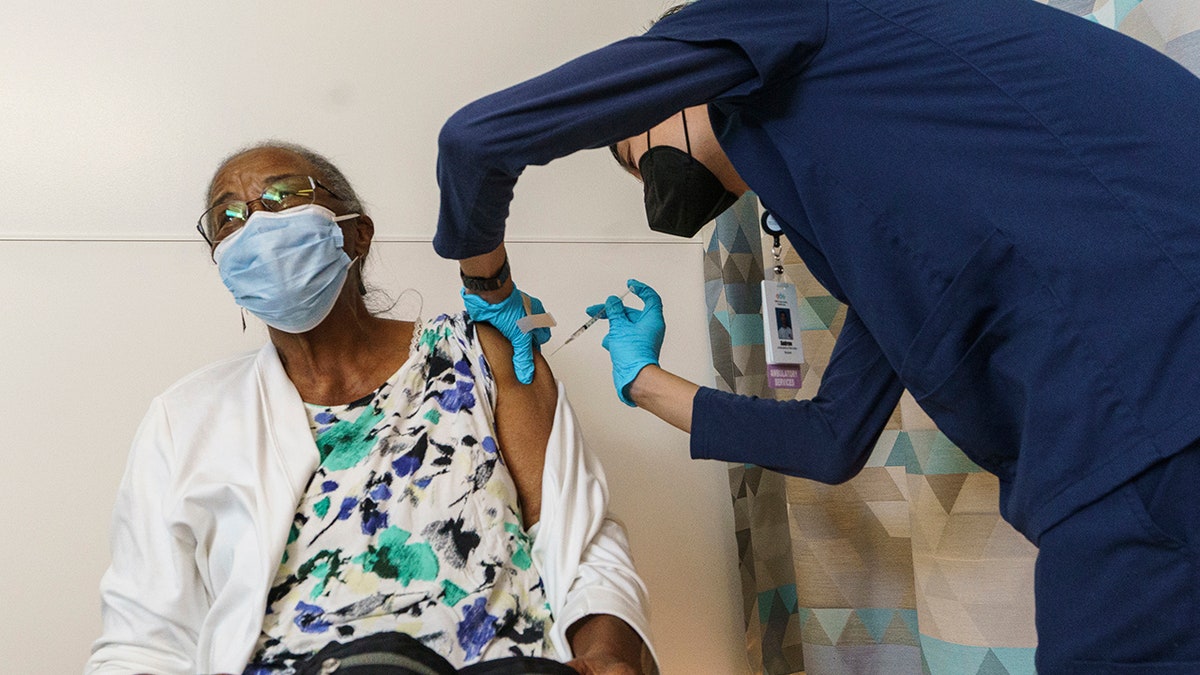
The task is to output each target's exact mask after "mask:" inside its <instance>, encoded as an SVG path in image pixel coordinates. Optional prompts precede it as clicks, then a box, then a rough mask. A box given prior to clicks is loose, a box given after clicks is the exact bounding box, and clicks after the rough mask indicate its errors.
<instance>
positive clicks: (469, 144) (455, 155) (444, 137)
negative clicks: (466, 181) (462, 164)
mask: <svg viewBox="0 0 1200 675" xmlns="http://www.w3.org/2000/svg"><path fill="white" fill-rule="evenodd" d="M478 146H479V143H478V142H475V141H474V140H473V139H472V121H471V115H470V114H469V112H468V108H462V109H460V110H459V111H458V112H456V113H454V114H453V115H451V116H450V119H448V120H446V122H445V124H443V125H442V130H441V131H440V132H439V133H438V157H439V162H440V161H445V160H446V159H451V160H454V161H459V160H461V159H462V158H464V157H468V156H469V155H470V152H471V150H472V148H476V147H478Z"/></svg>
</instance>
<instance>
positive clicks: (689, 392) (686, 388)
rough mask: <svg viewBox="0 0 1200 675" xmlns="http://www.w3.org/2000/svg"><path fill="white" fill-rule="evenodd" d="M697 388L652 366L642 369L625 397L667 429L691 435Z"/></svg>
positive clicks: (696, 385) (698, 387) (694, 384)
mask: <svg viewBox="0 0 1200 675" xmlns="http://www.w3.org/2000/svg"><path fill="white" fill-rule="evenodd" d="M697 391H700V385H698V384H696V383H694V382H690V381H688V380H685V379H683V378H682V377H679V376H678V375H676V374H674V373H671V372H668V371H665V370H663V369H662V368H660V367H658V366H656V365H649V366H646V367H645V368H642V370H641V372H639V373H638V374H637V377H635V378H634V380H633V382H631V383H630V385H629V397H630V398H632V399H633V402H634V403H636V404H637V405H638V407H639V408H641V409H643V410H645V411H647V412H649V413H650V414H652V415H654V416H655V417H658V418H659V419H661V420H662V421H664V422H666V423H667V424H670V425H671V426H673V427H675V428H676V429H679V430H680V431H685V432H687V433H691V432H692V399H694V398H695V397H696V392H697Z"/></svg>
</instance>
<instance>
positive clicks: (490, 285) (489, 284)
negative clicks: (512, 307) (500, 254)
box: [458, 256, 509, 293]
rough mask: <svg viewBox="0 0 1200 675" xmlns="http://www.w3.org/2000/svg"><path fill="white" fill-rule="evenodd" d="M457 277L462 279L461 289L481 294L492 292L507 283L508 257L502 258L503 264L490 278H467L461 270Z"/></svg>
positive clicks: (460, 269)
mask: <svg viewBox="0 0 1200 675" xmlns="http://www.w3.org/2000/svg"><path fill="white" fill-rule="evenodd" d="M458 276H459V278H461V279H462V284H463V288H465V289H467V290H468V291H475V292H477V293H478V292H482V291H494V290H497V289H499V288H500V287H501V286H503V285H504V284H505V283H507V282H508V276H509V273H508V256H504V264H503V265H501V266H500V270H499V271H497V272H496V275H495V276H491V277H469V276H467V275H466V273H465V272H463V271H462V268H459V270H458Z"/></svg>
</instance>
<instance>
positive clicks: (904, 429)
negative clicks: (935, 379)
mask: <svg viewBox="0 0 1200 675" xmlns="http://www.w3.org/2000/svg"><path fill="white" fill-rule="evenodd" d="M1046 4H1050V5H1052V6H1054V7H1058V8H1060V9H1064V10H1066V11H1071V12H1074V13H1076V14H1079V15H1081V16H1085V17H1087V18H1089V19H1091V20H1093V21H1097V22H1099V23H1101V24H1104V25H1107V26H1110V27H1114V28H1117V29H1118V30H1121V31H1122V32H1124V33H1126V34H1128V35H1131V36H1133V37H1135V38H1137V39H1139V40H1142V41H1144V42H1146V43H1148V44H1150V45H1151V46H1154V47H1156V48H1158V49H1160V50H1162V51H1164V52H1165V53H1167V54H1168V55H1170V56H1171V57H1173V58H1175V59H1176V60H1178V61H1180V62H1181V63H1183V64H1184V66H1186V67H1188V68H1189V69H1191V70H1192V72H1194V73H1197V74H1198V75H1200V3H1197V2H1195V0H1140V1H1139V0H1049V2H1047V3H1046ZM769 247H770V240H769V239H765V238H764V237H763V235H762V233H761V231H760V230H759V224H758V204H757V202H756V200H755V199H754V198H753V195H748V196H747V197H745V198H743V199H742V200H740V201H739V202H738V203H737V204H736V205H735V206H734V207H733V208H731V209H730V210H729V211H727V212H726V213H725V214H722V216H720V217H719V218H718V219H717V222H716V226H715V228H713V230H712V232H711V236H710V238H709V240H708V247H707V250H706V253H705V264H704V270H705V297H706V301H707V304H708V310H709V337H710V341H711V345H712V358H713V368H714V370H715V371H716V380H717V387H718V388H720V389H722V390H725V391H731V392H735V393H738V394H747V395H754V396H760V397H769V398H778V399H789V398H800V399H803V398H810V397H812V396H813V395H814V394H815V392H816V388H817V384H818V383H819V381H820V378H821V374H822V372H823V370H824V368H825V366H826V365H827V363H828V360H829V355H830V353H831V351H832V348H833V344H834V341H835V340H836V338H837V335H838V332H839V331H840V330H841V326H842V322H843V321H844V319H845V308H844V307H843V306H841V305H840V304H839V303H838V302H837V301H836V300H834V299H833V298H832V297H831V296H830V295H829V294H828V293H827V292H826V291H825V290H824V289H823V288H822V287H821V286H820V284H818V283H817V282H816V280H815V279H813V277H812V276H811V275H810V274H809V273H808V270H807V269H806V268H805V267H804V264H803V263H802V262H801V261H800V259H799V257H798V256H796V254H795V253H794V252H793V251H792V250H791V249H790V248H788V247H787V246H786V242H785V248H784V270H785V273H784V276H785V277H786V279H787V281H789V282H791V283H793V284H795V285H796V287H797V291H798V294H799V296H800V310H801V315H802V316H801V317H800V318H799V319H798V321H797V324H798V327H799V328H800V330H801V333H800V335H801V340H802V342H803V345H804V354H805V357H806V361H807V363H806V365H805V366H804V383H803V387H802V388H801V389H799V390H771V389H768V388H767V387H766V373H765V364H764V358H765V357H764V351H763V331H762V318H761V313H760V312H761V307H760V304H761V302H760V295H759V282H761V281H762V279H763V270H764V250H769ZM766 260H767V261H769V260H770V258H769V255H768V256H766ZM729 478H730V481H729V482H730V491H731V494H732V497H733V504H734V522H735V530H736V537H737V543H738V552H739V556H740V562H741V568H740V571H741V585H742V592H743V601H744V602H743V609H744V611H745V622H746V648H747V654H748V657H749V661H750V665H751V670H752V671H753V672H756V673H763V674H766V675H785V674H791V673H808V674H809V675H832V674H838V675H841V674H844V673H855V674H866V673H879V674H888V675H894V674H898V673H932V674H934V675H951V674H953V675H959V674H962V675H1003V674H1006V673H1007V674H1010V675H1024V674H1031V673H1034V666H1033V653H1034V648H1035V647H1036V635H1035V632H1034V623H1033V563H1034V559H1035V557H1036V555H1037V551H1036V549H1035V548H1034V547H1033V546H1032V545H1031V544H1029V542H1027V541H1026V540H1025V539H1024V538H1023V537H1022V536H1021V535H1020V534H1018V533H1017V532H1016V531H1014V530H1013V529H1012V528H1011V527H1010V526H1009V525H1008V524H1007V523H1005V522H1004V521H1003V520H1002V519H1001V518H1000V514H999V511H998V507H997V500H998V490H999V487H998V483H997V481H996V479H995V477H993V476H992V475H991V474H988V473H986V472H984V471H982V470H981V469H980V468H979V467H978V466H976V465H975V464H973V463H972V462H971V461H970V460H969V459H967V457H966V456H965V455H964V454H963V453H962V452H961V451H960V450H959V449H958V448H956V447H955V446H954V444H953V443H951V442H950V441H949V439H947V438H946V437H945V436H944V435H943V434H942V433H941V432H939V431H938V430H937V428H936V426H935V425H934V424H933V423H932V421H931V420H930V419H929V418H928V417H927V416H926V415H925V414H924V413H923V412H922V411H921V409H920V408H919V407H918V406H917V405H916V402H915V401H913V399H912V398H911V396H910V395H908V394H907V393H906V394H905V395H904V397H903V398H902V400H901V402H900V405H899V406H898V408H897V410H896V411H895V412H894V414H893V415H892V418H891V420H890V421H889V423H888V425H887V428H886V430H885V431H884V432H883V434H882V436H881V437H880V439H879V442H878V444H877V445H876V447H875V449H874V451H873V453H872V455H871V458H870V460H869V461H868V462H867V465H866V467H865V468H864V469H863V471H862V472H861V473H860V474H859V475H858V476H857V477H855V478H854V479H852V480H850V481H849V482H847V483H845V484H843V485H839V486H827V485H822V484H820V483H815V482H813V481H808V480H803V479H796V478H788V477H785V476H782V475H780V474H776V473H773V472H770V471H767V470H764V469H761V468H759V467H755V466H751V465H730V467H729Z"/></svg>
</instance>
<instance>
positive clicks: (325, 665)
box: [296, 633, 579, 675]
mask: <svg viewBox="0 0 1200 675" xmlns="http://www.w3.org/2000/svg"><path fill="white" fill-rule="evenodd" d="M296 673H297V675H321V674H327V673H328V674H334V675H579V673H578V672H576V671H575V669H574V668H571V667H569V666H566V665H564V664H562V663H559V662H558V661H553V660H550V659H542V658H535V657H530V656H510V657H507V658H503V659H494V660H491V661H483V662H480V663H476V664H473V665H470V666H465V667H464V668H462V669H461V670H456V669H455V668H454V666H452V665H450V662H449V661H447V660H446V659H444V658H442V656H441V654H438V653H437V652H435V651H433V650H432V649H430V648H428V647H426V646H425V645H423V644H421V643H420V641H418V640H416V639H415V638H413V637H411V636H408V635H404V634H402V633H380V634H377V635H369V636H367V637H363V638H359V639H357V640H352V641H350V642H344V643H337V642H335V643H332V644H329V645H327V646H326V647H325V648H324V649H322V650H321V651H319V652H317V653H316V655H315V656H313V657H312V658H310V659H308V660H306V661H305V662H304V663H301V664H297V665H296Z"/></svg>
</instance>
